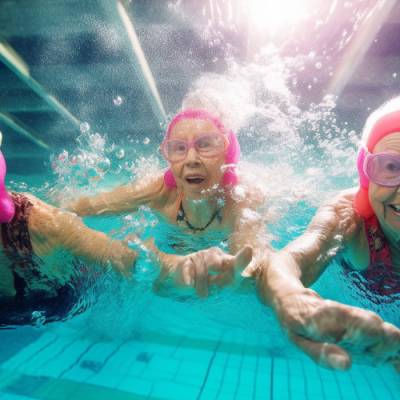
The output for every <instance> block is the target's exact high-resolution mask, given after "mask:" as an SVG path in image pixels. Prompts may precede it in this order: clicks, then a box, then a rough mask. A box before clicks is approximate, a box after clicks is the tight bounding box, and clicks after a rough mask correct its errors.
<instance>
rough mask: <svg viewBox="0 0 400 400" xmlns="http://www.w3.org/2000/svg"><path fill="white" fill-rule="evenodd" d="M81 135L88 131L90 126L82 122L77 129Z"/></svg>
mask: <svg viewBox="0 0 400 400" xmlns="http://www.w3.org/2000/svg"><path fill="white" fill-rule="evenodd" d="M79 128H80V130H81V132H82V133H86V132H89V131H90V125H89V124H88V123H87V122H82V123H81V126H80V127H79Z"/></svg>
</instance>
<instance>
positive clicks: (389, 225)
mask: <svg viewBox="0 0 400 400" xmlns="http://www.w3.org/2000/svg"><path fill="white" fill-rule="evenodd" d="M377 153H389V154H393V155H394V156H397V157H400V133H398V132H397V133H391V134H390V135H387V136H385V137H384V138H383V139H381V140H380V141H379V142H378V143H377V145H376V146H375V148H374V152H373V154H377ZM368 195H369V200H370V202H371V206H372V208H373V209H374V211H375V214H376V216H377V217H378V219H379V222H380V223H381V225H382V227H386V229H390V231H391V233H392V234H393V235H395V236H396V237H398V236H399V234H400V186H396V187H385V186H380V185H377V184H376V183H374V182H371V181H370V183H369V191H368Z"/></svg>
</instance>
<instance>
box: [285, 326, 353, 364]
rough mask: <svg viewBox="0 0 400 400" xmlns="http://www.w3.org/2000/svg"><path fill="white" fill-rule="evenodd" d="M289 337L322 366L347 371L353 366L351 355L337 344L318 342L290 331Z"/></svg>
mask: <svg viewBox="0 0 400 400" xmlns="http://www.w3.org/2000/svg"><path fill="white" fill-rule="evenodd" d="M288 336H289V339H290V340H291V341H292V342H293V343H294V344H295V345H296V346H297V347H298V348H299V349H300V350H302V351H304V353H305V354H307V355H308V356H309V357H310V358H311V359H312V360H313V361H314V362H315V363H317V364H318V365H319V366H320V367H323V368H327V369H335V370H338V371H346V370H348V369H349V368H350V367H351V357H350V355H349V354H348V353H347V352H346V351H345V350H343V349H342V348H341V347H340V346H338V345H336V344H331V343H326V342H318V341H314V340H311V339H308V338H306V337H304V336H300V335H297V334H296V333H293V332H289V335H288Z"/></svg>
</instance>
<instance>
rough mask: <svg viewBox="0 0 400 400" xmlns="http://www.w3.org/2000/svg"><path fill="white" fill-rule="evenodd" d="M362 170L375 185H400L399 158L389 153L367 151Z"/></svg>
mask: <svg viewBox="0 0 400 400" xmlns="http://www.w3.org/2000/svg"><path fill="white" fill-rule="evenodd" d="M366 153H367V155H366V157H365V159H364V165H363V171H364V173H365V175H366V176H367V178H368V179H369V180H370V181H372V182H375V183H376V184H377V185H380V186H386V187H395V186H399V185H400V158H399V157H396V156H394V155H393V154H389V153H378V154H371V153H369V152H367V151H366Z"/></svg>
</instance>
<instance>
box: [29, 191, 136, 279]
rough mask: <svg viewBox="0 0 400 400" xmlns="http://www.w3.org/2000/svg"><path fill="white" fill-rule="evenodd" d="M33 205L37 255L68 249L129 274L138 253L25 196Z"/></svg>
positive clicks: (31, 223) (33, 239)
mask: <svg viewBox="0 0 400 400" xmlns="http://www.w3.org/2000/svg"><path fill="white" fill-rule="evenodd" d="M26 196H27V197H28V198H29V200H30V201H31V203H32V204H33V205H34V206H33V208H32V211H31V214H30V216H29V225H28V229H29V235H30V238H31V242H32V246H33V248H34V251H35V253H36V254H37V255H38V256H43V255H48V254H51V253H52V252H53V251H54V250H55V249H57V248H61V249H66V250H68V251H69V252H71V254H73V255H74V256H76V257H82V258H83V259H85V260H86V261H88V262H95V263H97V264H98V265H100V266H101V267H103V268H104V269H106V268H107V267H108V266H110V265H111V267H112V268H113V269H114V270H115V271H118V272H122V273H124V274H130V272H131V268H132V266H133V263H134V261H135V259H136V252H135V251H134V250H132V249H130V248H128V247H127V246H125V245H124V244H122V243H121V242H119V241H115V240H111V239H110V238H109V237H108V236H107V235H106V234H105V233H102V232H98V231H95V230H93V229H90V228H88V227H87V226H86V225H85V224H84V223H83V222H82V221H81V219H80V218H78V217H76V216H75V215H73V214H71V213H67V212H63V211H60V210H59V209H57V208H55V207H53V206H50V205H49V204H46V203H44V202H43V201H41V200H39V199H37V198H36V197H34V196H32V195H29V194H26Z"/></svg>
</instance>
